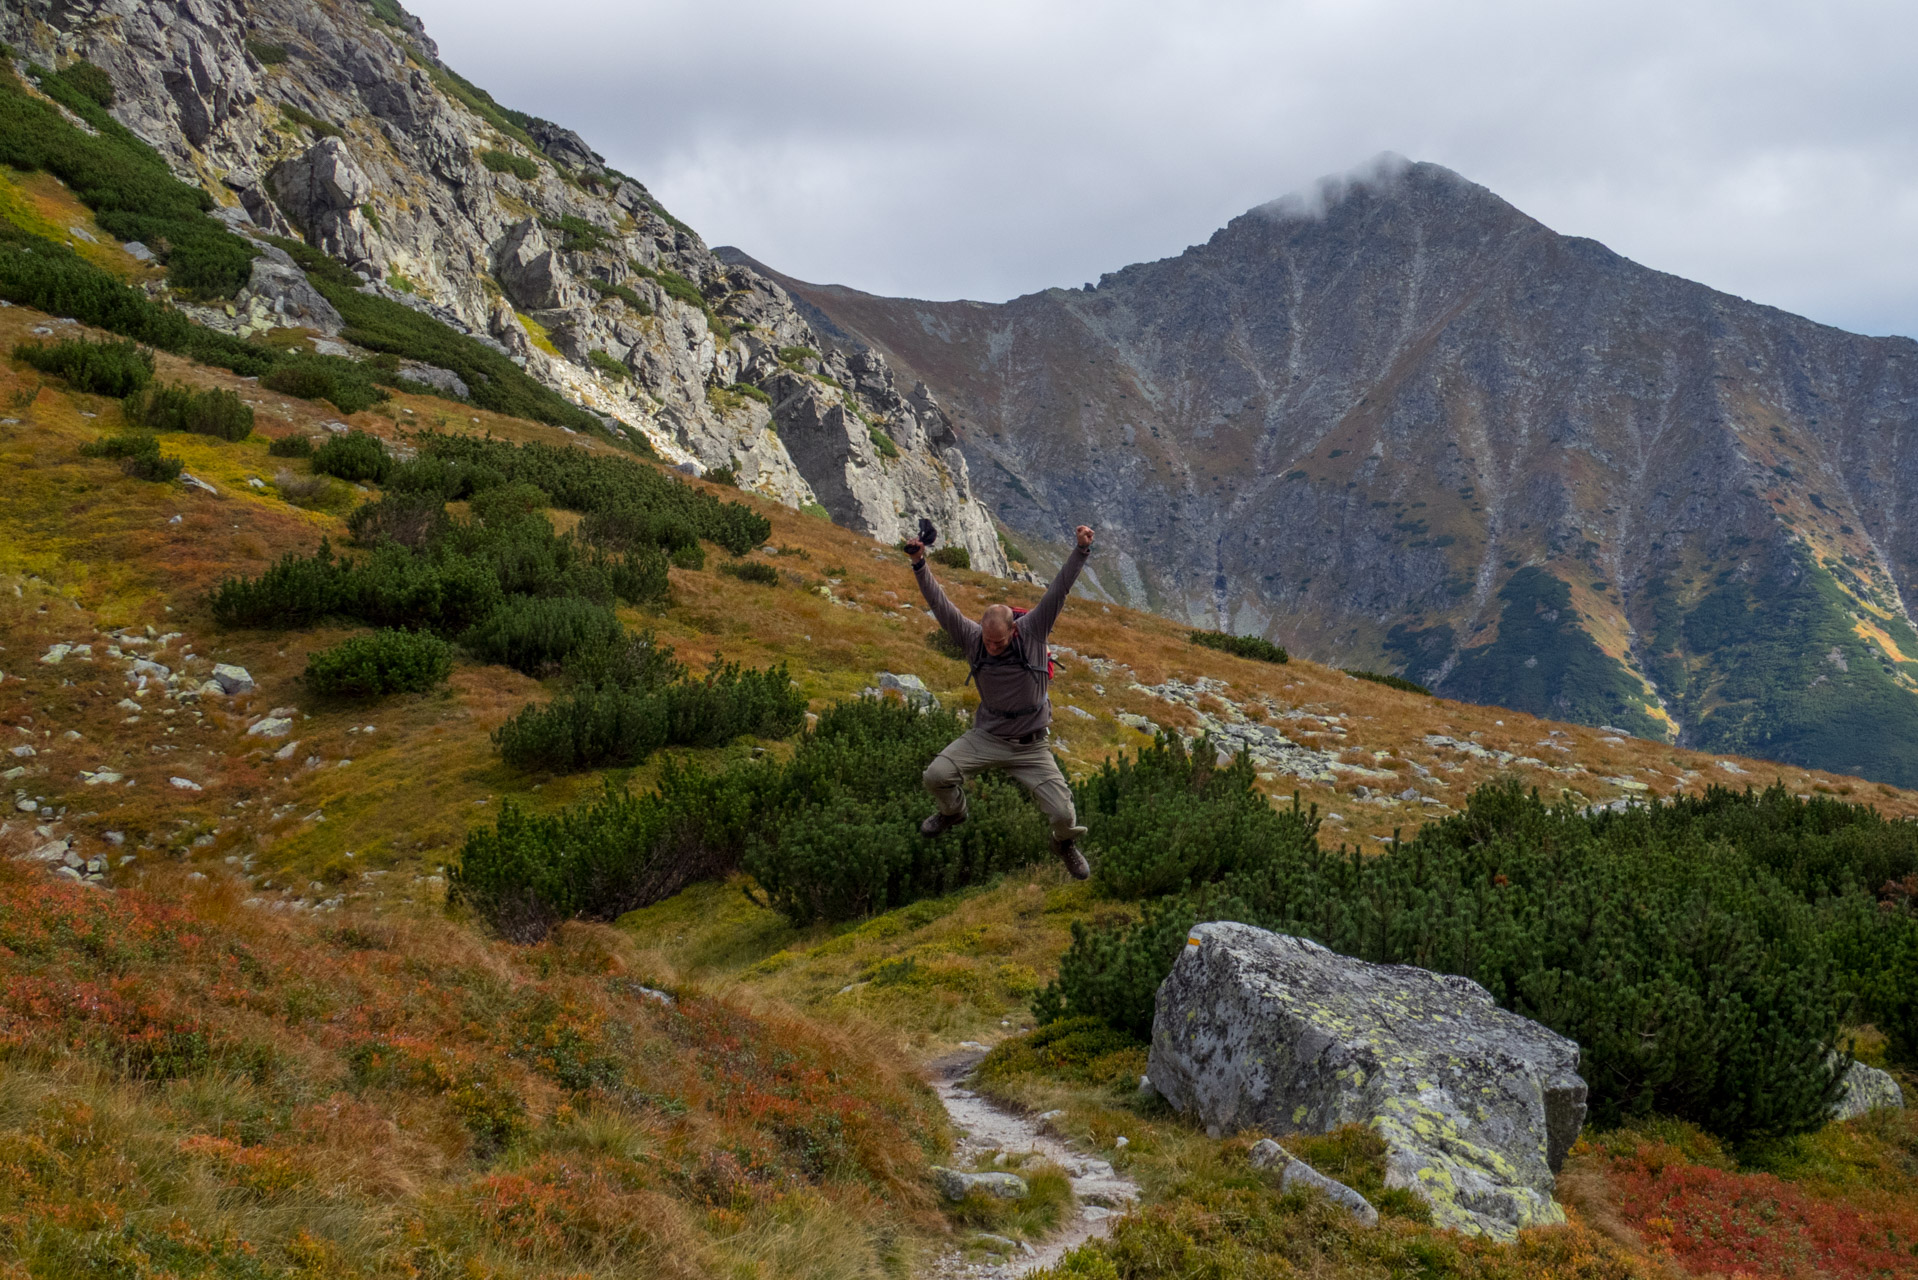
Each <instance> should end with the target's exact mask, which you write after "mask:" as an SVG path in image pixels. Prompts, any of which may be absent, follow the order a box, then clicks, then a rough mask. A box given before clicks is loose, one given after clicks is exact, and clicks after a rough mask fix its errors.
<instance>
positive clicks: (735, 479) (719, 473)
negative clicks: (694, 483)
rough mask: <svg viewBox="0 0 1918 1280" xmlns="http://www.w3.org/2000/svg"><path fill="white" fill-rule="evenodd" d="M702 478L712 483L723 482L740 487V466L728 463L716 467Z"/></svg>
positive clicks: (735, 487)
mask: <svg viewBox="0 0 1918 1280" xmlns="http://www.w3.org/2000/svg"><path fill="white" fill-rule="evenodd" d="M701 478H702V479H704V480H706V481H707V482H708V483H711V484H723V485H728V486H730V487H732V488H734V489H737V488H738V487H739V468H737V467H735V466H733V465H732V464H731V463H728V464H727V465H725V466H723V467H714V468H713V469H712V470H711V471H708V472H707V473H706V474H705V475H704V476H703V477H701Z"/></svg>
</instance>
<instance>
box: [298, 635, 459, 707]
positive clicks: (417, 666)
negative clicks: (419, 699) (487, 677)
mask: <svg viewBox="0 0 1918 1280" xmlns="http://www.w3.org/2000/svg"><path fill="white" fill-rule="evenodd" d="M452 670H453V649H452V646H451V645H449V644H447V643H446V641H444V640H442V639H440V638H439V637H438V636H434V635H428V634H427V633H425V632H422V631H395V630H391V629H388V630H383V631H375V632H373V633H371V634H370V635H363V636H354V637H353V638H352V639H350V640H342V641H341V642H340V643H339V644H336V645H334V646H333V647H332V648H330V649H322V650H320V651H319V652H318V653H315V654H313V655H312V656H311V657H309V658H308V659H307V660H306V687H307V688H308V689H310V690H311V691H313V692H314V693H316V694H318V695H319V696H321V697H323V698H378V697H381V696H383V695H385V694H389V693H425V692H426V691H427V690H428V689H431V688H432V687H433V686H434V685H436V684H439V683H440V682H442V681H444V680H445V679H446V677H447V675H448V674H449V673H450V672H451V671H452Z"/></svg>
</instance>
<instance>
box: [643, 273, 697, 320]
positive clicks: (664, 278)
mask: <svg viewBox="0 0 1918 1280" xmlns="http://www.w3.org/2000/svg"><path fill="white" fill-rule="evenodd" d="M653 279H655V280H657V281H658V282H659V287H660V288H662V289H664V290H665V291H666V296H667V297H669V298H672V299H674V300H676V301H679V302H683V303H685V304H686V305H687V306H689V307H698V308H699V309H700V310H701V311H707V310H708V307H707V305H706V295H705V294H703V293H701V292H700V291H699V286H698V285H696V284H694V283H693V282H692V281H691V280H688V279H687V278H686V277H685V276H682V275H680V274H679V272H677V271H669V270H667V269H666V268H664V267H661V268H660V269H659V270H658V271H656V272H655V273H654V274H653Z"/></svg>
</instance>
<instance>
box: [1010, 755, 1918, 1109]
mask: <svg viewBox="0 0 1918 1280" xmlns="http://www.w3.org/2000/svg"><path fill="white" fill-rule="evenodd" d="M1168 749H1170V746H1169V744H1161V747H1160V748H1156V749H1155V750H1168ZM1147 772H1148V771H1147V770H1146V769H1145V767H1144V766H1143V765H1136V766H1135V767H1134V770H1133V773H1134V775H1135V776H1138V777H1142V778H1143V779H1144V781H1145V782H1146V783H1147V784H1148V785H1147V786H1146V788H1145V789H1146V790H1147V791H1151V790H1153V789H1154V788H1157V789H1159V790H1161V791H1163V790H1164V789H1165V788H1166V787H1167V786H1168V785H1170V784H1173V783H1176V782H1177V774H1178V772H1179V771H1178V770H1176V769H1168V768H1165V767H1163V766H1159V765H1155V766H1154V767H1153V770H1152V771H1151V772H1156V773H1157V774H1159V775H1161V776H1160V777H1159V779H1158V780H1157V781H1154V780H1153V779H1152V778H1150V777H1145V776H1144V775H1145V774H1146V773H1147ZM1228 772H1229V771H1217V772H1215V773H1214V775H1213V777H1212V778H1210V779H1207V780H1206V782H1205V783H1204V784H1202V785H1199V786H1197V787H1194V786H1191V785H1190V784H1188V786H1187V794H1188V795H1189V796H1190V797H1191V799H1190V800H1189V801H1186V802H1184V803H1185V804H1186V805H1187V806H1188V812H1187V813H1186V815H1185V816H1184V818H1183V819H1182V822H1183V823H1184V824H1187V825H1192V824H1197V825H1202V826H1205V827H1207V828H1208V829H1210V830H1211V831H1213V832H1214V833H1215V835H1214V845H1215V847H1214V848H1213V849H1212V851H1211V852H1210V855H1209V859H1210V861H1209V865H1205V866H1200V867H1195V868H1194V870H1193V872H1192V873H1191V874H1188V875H1185V876H1184V877H1183V878H1182V879H1183V884H1182V886H1181V887H1178V888H1176V889H1175V891H1174V892H1172V893H1171V894H1170V895H1169V896H1164V897H1157V898H1153V899H1150V900H1148V902H1147V903H1146V905H1145V911H1144V915H1143V918H1142V919H1141V920H1140V921H1139V922H1138V923H1135V924H1133V925H1129V926H1122V927H1117V928H1090V927H1084V926H1082V927H1080V928H1077V929H1075V931H1074V939H1073V944H1072V947H1071V949H1070V950H1069V951H1068V952H1067V955H1066V956H1065V958H1064V960H1063V961H1062V963H1061V966H1060V971H1059V977H1058V980H1057V981H1056V982H1055V983H1054V984H1053V985H1052V986H1051V987H1050V988H1048V989H1047V991H1046V992H1044V993H1042V995H1041V998H1040V999H1039V1001H1038V1002H1037V1003H1036V1005H1035V1008H1036V1009H1037V1010H1038V1011H1039V1012H1040V1014H1041V1016H1042V1017H1043V1018H1046V1019H1057V1018H1060V1017H1072V1016H1087V1015H1090V1016H1098V1017H1102V1018H1104V1019H1105V1020H1106V1021H1108V1022H1110V1023H1112V1024H1113V1025H1114V1026H1117V1027H1119V1028H1121V1029H1124V1030H1127V1031H1129V1032H1131V1033H1133V1034H1135V1035H1140V1036H1143V1035H1145V1034H1147V1033H1148V1032H1149V1029H1150V1026H1151V1018H1152V1011H1153V1006H1152V1000H1153V993H1154V991H1155V990H1156V988H1157V986H1158V983H1159V981H1160V979H1162V978H1163V977H1164V975H1165V973H1166V972H1167V970H1168V969H1169V968H1170V967H1171V965H1172V962H1173V960H1174V958H1175V957H1176V956H1177V954H1178V948H1179V946H1180V943H1181V940H1182V939H1183V937H1184V934H1185V931H1186V930H1187V929H1188V928H1189V927H1190V926H1191V925H1192V924H1194V923H1197V922H1199V921H1201V920H1207V919H1231V920H1241V921H1245V922H1247V923H1251V924H1257V925H1261V926H1264V927H1267V928H1272V929H1276V930H1279V931H1281V932H1286V933H1293V934H1298V935H1302V936H1305V937H1309V938H1313V939H1315V940H1317V941H1319V942H1322V943H1324V944H1325V945H1327V946H1329V947H1331V948H1333V949H1334V950H1337V951H1340V952H1343V953H1345V954H1348V955H1354V956H1358V957H1361V958H1363V959H1367V960H1374V961H1382V962H1389V963H1402V964H1415V965H1419V966H1421V967H1424V968H1428V969H1432V970H1435V971H1437V972H1441V973H1458V974H1463V975H1465V976H1467V977H1470V978H1472V979H1474V980H1476V981H1478V982H1480V983H1482V984H1484V985H1485V986H1486V988H1487V989H1488V990H1490V991H1491V993H1492V995H1493V998H1494V999H1496V1000H1497V1001H1498V1002H1499V1003H1500V1004H1502V1005H1504V1006H1505V1007H1507V1008H1509V1009H1512V1010H1514V1011H1515V1012H1518V1013H1520V1014H1523V1015H1524V1016H1526V1017H1530V1018H1534V1019H1536V1020H1538V1021H1540V1022H1543V1023H1544V1024H1546V1025H1547V1026H1550V1027H1552V1028H1554V1029H1555V1030H1558V1031H1560V1032H1562V1033H1563V1034H1565V1035H1568V1036H1570V1037H1572V1038H1573V1039H1575V1040H1577V1041H1578V1042H1579V1044H1580V1046H1581V1047H1582V1049H1583V1052H1584V1055H1585V1059H1584V1060H1585V1070H1584V1074H1585V1076H1586V1079H1587V1080H1588V1081H1590V1082H1591V1084H1592V1088H1593V1097H1592V1105H1593V1111H1594V1117H1595V1118H1596V1119H1597V1120H1598V1121H1599V1122H1600V1123H1616V1122H1617V1121H1619V1120H1620V1119H1623V1118H1628V1117H1631V1116H1637V1115H1643V1114H1647V1113H1650V1112H1654V1111H1655V1112H1658V1113H1661V1114H1667V1115H1675V1116H1679V1117H1681V1118H1684V1119H1688V1120H1692V1121H1694V1122H1696V1123H1698V1124H1700V1125H1702V1126H1704V1127H1706V1128H1708V1129H1710V1130H1712V1131H1713V1132H1715V1133H1719V1134H1722V1135H1724V1136H1727V1137H1729V1138H1733V1139H1741V1140H1742V1139H1746V1138H1752V1137H1760V1136H1765V1135H1772V1134H1786V1133H1793V1132H1802V1131H1804V1130H1806V1129H1809V1128H1813V1127H1816V1126H1817V1125H1819V1124H1822V1123H1823V1122H1824V1118H1825V1109H1826V1107H1827V1106H1828V1104H1829V1101H1830V1097H1831V1092H1832V1088H1833V1080H1832V1075H1831V1072H1830V1071H1829V1070H1828V1069H1827V1068H1826V1065H1825V1054H1826V1052H1827V1051H1828V1050H1829V1049H1830V1048H1832V1047H1834V1046H1835V1044H1836V1041H1837V1036H1838V1029H1839V1026H1840V1022H1841V1019H1846V1018H1849V1019H1853V1020H1858V1021H1864V1020H1874V1021H1880V1022H1881V1025H1889V1026H1891V1027H1893V1028H1899V1027H1906V1028H1909V1027H1910V1026H1911V1024H1910V1022H1909V1018H1910V1011H1909V1002H1910V997H1909V996H1908V995H1906V994H1904V993H1908V992H1910V991H1912V990H1914V989H1918V967H1914V966H1918V922H1915V921H1914V919H1913V917H1912V916H1911V914H1910V912H1909V909H1908V907H1903V906H1900V905H1898V901H1897V899H1896V894H1895V892H1894V893H1890V894H1887V892H1886V890H1885V889H1884V888H1874V887H1866V886H1869V884H1870V881H1872V880H1873V879H1875V878H1877V877H1879V876H1883V875H1887V874H1888V873H1894V872H1898V871H1900V870H1901V869H1902V868H1904V867H1906V866H1909V865H1912V859H1913V858H1914V856H1915V851H1918V827H1914V826H1913V825H1912V824H1908V823H1887V822H1885V821H1884V820H1883V819H1881V818H1879V817H1878V815H1876V814H1873V813H1871V812H1870V811H1869V810H1864V809H1858V808H1853V807H1851V806H1842V805H1837V804H1834V803H1831V802H1826V801H1814V802H1809V803H1807V802H1801V801H1797V800H1795V799H1794V798H1792V797H1791V796H1789V795H1787V794H1786V793H1785V792H1784V791H1783V789H1782V788H1774V789H1773V790H1772V791H1770V792H1767V793H1765V794H1764V795H1763V796H1758V795H1753V794H1751V793H1745V794H1743V795H1740V794H1738V793H1733V792H1726V791H1722V790H1714V791H1713V792H1712V793H1710V794H1709V795H1707V796H1706V797H1704V798H1702V799H1697V800H1687V799H1681V800H1677V801H1672V802H1667V803H1664V804H1657V805H1650V806H1642V807H1639V808H1637V809H1634V810H1632V811H1629V812H1626V813H1600V814H1586V813H1583V812H1581V811H1579V810H1577V809H1574V808H1572V807H1570V806H1569V805H1566V806H1560V807H1557V808H1551V807H1547V806H1546V805H1544V804H1543V803H1542V802H1540V801H1539V800H1538V799H1537V797H1536V796H1529V795H1526V794H1525V793H1523V792H1522V791H1521V790H1519V789H1518V788H1517V787H1516V786H1515V785H1504V786H1487V787H1484V788H1481V789H1480V790H1479V791H1478V792H1476V793H1475V794H1474V795H1473V797H1472V799H1471V801H1470V803H1469V804H1468V806H1467V808H1466V810H1465V811H1464V812H1463V813H1460V814H1457V815H1454V816H1453V817H1450V818H1447V819H1445V820H1444V821H1442V822H1439V823H1434V824H1430V825H1428V826H1426V827H1425V828H1423V829H1422V830H1421V831H1420V833H1419V834H1418V835H1417V836H1416V837H1415V838H1413V839H1411V840H1409V841H1406V842H1404V843H1403V844H1401V845H1398V846H1396V847H1395V848H1393V849H1392V850H1391V851H1390V852H1388V853H1386V854H1384V855H1381V856H1377V857H1371V858H1366V857H1361V856H1359V855H1358V854H1356V853H1352V854H1349V855H1348V854H1347V853H1346V851H1344V850H1341V851H1339V852H1338V853H1336V854H1332V853H1327V852H1325V851H1323V850H1321V849H1320V848H1319V847H1318V844H1317V841H1316V839H1304V838H1301V831H1303V830H1306V829H1309V828H1310V827H1311V825H1312V824H1311V823H1310V820H1309V819H1301V818H1298V817H1293V818H1292V820H1291V821H1292V824H1293V825H1292V826H1291V827H1290V828H1289V829H1287V828H1286V827H1284V826H1283V825H1282V821H1283V820H1284V819H1285V818H1286V815H1282V814H1273V815H1271V819H1270V820H1269V821H1268V820H1267V819H1265V818H1258V817H1253V816H1251V810H1250V809H1249V808H1248V807H1247V806H1246V805H1245V803H1244V801H1243V799H1240V798H1235V797H1234V796H1232V795H1231V794H1230V793H1229V789H1225V788H1219V787H1217V783H1218V779H1219V778H1221V777H1223V776H1224V775H1225V774H1226V773H1228ZM1095 781H1096V784H1097V785H1091V784H1089V785H1088V786H1087V787H1086V788H1085V790H1084V800H1085V803H1084V805H1083V807H1082V812H1083V813H1085V815H1086V823H1087V825H1088V826H1089V827H1091V828H1092V835H1091V836H1090V837H1089V841H1088V842H1089V844H1090V845H1091V846H1092V847H1093V848H1095V849H1097V850H1099V851H1100V856H1099V858H1098V859H1097V861H1098V863H1099V865H1100V875H1101V881H1102V883H1107V884H1111V885H1114V886H1115V887H1119V888H1133V887H1140V888H1147V889H1153V888H1157V887H1158V886H1161V885H1164V884H1167V883H1170V882H1171V881H1172V880H1173V878H1174V876H1175V875H1176V874H1177V870H1178V869H1177V868H1176V867H1173V866H1172V865H1171V864H1172V859H1171V858H1170V857H1163V856H1162V855H1160V854H1159V853H1158V852H1157V851H1156V849H1155V847H1154V846H1156V845H1158V844H1161V843H1163V842H1164V841H1165V840H1167V839H1168V832H1167V831H1166V830H1164V829H1163V828H1160V827H1157V826H1155V824H1153V823H1151V822H1150V821H1134V822H1133V824H1132V825H1131V826H1129V827H1128V826H1126V825H1125V823H1124V822H1123V821H1115V819H1123V815H1124V814H1125V813H1126V811H1127V808H1128V806H1133V807H1139V806H1138V805H1137V803H1136V802H1134V801H1133V800H1132V799H1131V794H1132V788H1131V785H1130V784H1128V782H1127V780H1126V779H1125V777H1124V775H1123V773H1122V772H1121V771H1120V770H1118V769H1117V768H1114V769H1109V770H1108V771H1107V772H1106V773H1105V774H1102V775H1101V777H1100V779H1098V780H1095ZM1101 795H1103V796H1104V797H1105V798H1104V799H1103V800H1102V799H1101ZM1114 796H1116V798H1117V799H1116V802H1114V800H1113V797H1114ZM1161 803H1164V802H1163V801H1162V802H1161ZM1197 810H1208V811H1209V812H1203V813H1202V812H1197ZM1246 817H1249V818H1250V820H1243V818H1246ZM1186 856H1187V857H1188V858H1192V857H1196V856H1199V855H1198V853H1197V851H1195V850H1188V851H1187V854H1186ZM1140 867H1144V868H1147V869H1148V870H1150V869H1154V868H1157V869H1158V874H1157V876H1156V878H1155V877H1153V876H1146V877H1141V876H1139V875H1138V874H1137V870H1138V868H1140ZM1893 883H1894V884H1895V883H1899V882H1896V881H1894V882H1893ZM1882 884H1883V882H1881V885H1882ZM1892 1034H1893V1037H1894V1043H1899V1044H1902V1043H1905V1039H1904V1037H1906V1036H1908V1035H1909V1032H1908V1031H1894V1032H1893V1033H1892Z"/></svg>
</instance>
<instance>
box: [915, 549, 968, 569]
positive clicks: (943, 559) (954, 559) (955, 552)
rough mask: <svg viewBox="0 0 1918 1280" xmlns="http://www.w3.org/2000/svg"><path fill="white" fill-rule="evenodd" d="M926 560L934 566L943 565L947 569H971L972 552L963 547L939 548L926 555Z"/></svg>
mask: <svg viewBox="0 0 1918 1280" xmlns="http://www.w3.org/2000/svg"><path fill="white" fill-rule="evenodd" d="M926 559H928V560H930V561H932V562H933V563H934V564H943V565H945V566H946V568H948V569H970V568H972V552H970V551H968V550H966V549H965V548H964V547H940V548H939V549H938V550H937V551H933V552H929V553H927V556H926Z"/></svg>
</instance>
